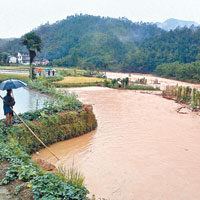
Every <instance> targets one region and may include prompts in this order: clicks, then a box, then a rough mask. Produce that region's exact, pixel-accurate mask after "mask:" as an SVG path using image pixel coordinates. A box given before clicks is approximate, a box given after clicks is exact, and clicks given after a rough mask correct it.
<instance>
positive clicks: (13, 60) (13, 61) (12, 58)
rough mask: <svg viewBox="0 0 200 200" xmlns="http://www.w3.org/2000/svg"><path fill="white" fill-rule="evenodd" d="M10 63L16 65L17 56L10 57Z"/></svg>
mask: <svg viewBox="0 0 200 200" xmlns="http://www.w3.org/2000/svg"><path fill="white" fill-rule="evenodd" d="M8 59H9V60H8V62H9V63H13V64H15V63H17V58H16V57H15V56H8Z"/></svg>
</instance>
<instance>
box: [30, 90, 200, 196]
mask: <svg viewBox="0 0 200 200" xmlns="http://www.w3.org/2000/svg"><path fill="white" fill-rule="evenodd" d="M68 90H69V91H70V92H76V93H77V94H78V97H79V98H80V100H81V101H83V102H84V103H88V104H93V108H94V112H95V115H96V118H97V121H98V128H97V129H96V130H95V131H93V132H91V133H89V134H86V135H84V136H81V137H78V138H74V139H71V140H68V141H64V142H59V143H57V144H54V145H52V146H51V147H50V148H51V150H52V151H53V152H54V153H55V154H56V155H57V156H58V157H59V158H60V161H56V159H55V158H54V157H53V156H52V155H50V154H49V152H48V151H47V150H45V149H44V150H42V151H40V154H39V155H34V156H33V158H34V159H37V158H42V159H45V160H47V161H49V162H51V163H53V164H55V165H56V166H59V165H60V164H63V165H65V166H66V168H68V167H70V166H71V165H72V164H73V163H74V165H75V166H77V167H78V168H79V169H80V171H81V172H82V173H83V174H84V175H85V177H86V180H85V181H86V185H87V188H88V189H89V190H90V192H91V194H95V195H96V197H98V198H99V197H102V198H106V199H110V200H199V199H200V189H199V186H200V116H198V115H197V114H196V113H192V112H189V113H188V114H179V113H177V112H176V110H177V109H178V108H179V107H180V105H179V104H176V103H175V102H173V101H170V100H167V99H164V98H162V97H161V96H159V95H154V94H151V92H150V93H149V94H148V93H141V92H139V91H137V92H136V91H131V90H114V89H108V88H98V87H85V88H74V89H68Z"/></svg>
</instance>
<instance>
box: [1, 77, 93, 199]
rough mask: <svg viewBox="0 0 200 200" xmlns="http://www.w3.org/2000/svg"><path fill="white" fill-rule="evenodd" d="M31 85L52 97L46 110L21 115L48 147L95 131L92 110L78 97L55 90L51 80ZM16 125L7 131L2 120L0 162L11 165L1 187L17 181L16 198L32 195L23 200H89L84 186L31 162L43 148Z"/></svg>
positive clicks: (42, 80)
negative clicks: (24, 192) (27, 193)
mask: <svg viewBox="0 0 200 200" xmlns="http://www.w3.org/2000/svg"><path fill="white" fill-rule="evenodd" d="M9 77H10V76H9ZM18 78H19V77H18ZM28 84H29V87H31V88H34V89H38V90H40V91H42V92H44V93H47V94H51V97H52V98H51V100H49V101H48V102H46V104H45V107H44V108H42V109H40V110H36V111H34V112H28V113H24V114H22V115H21V118H22V119H23V120H24V121H25V122H26V123H27V124H28V125H29V126H30V127H31V129H32V130H33V131H34V132H35V133H36V134H37V135H38V136H39V137H40V139H42V140H43V142H44V143H45V144H46V145H50V144H52V143H55V142H58V141H62V140H66V139H70V138H72V137H77V136H80V135H82V134H85V133H87V132H89V131H91V130H93V129H95V128H96V126H97V122H96V119H95V116H94V114H93V112H92V107H91V106H84V105H83V104H82V103H81V102H80V101H79V100H78V99H77V98H76V96H75V95H71V94H68V93H63V92H60V91H59V92H58V91H56V89H55V87H54V86H53V85H52V84H51V81H50V80H48V79H47V80H46V79H36V80H34V81H30V80H29V81H28ZM14 122H15V126H13V127H9V128H6V127H5V122H4V121H0V162H1V163H2V165H3V164H4V163H5V162H7V163H8V167H7V168H6V169H5V170H4V171H5V173H4V175H3V179H2V181H1V185H6V184H9V183H10V182H13V181H16V180H17V181H18V182H19V183H20V184H17V185H16V186H17V187H15V193H16V194H15V195H17V194H19V195H20V193H21V192H20V191H21V190H29V191H30V192H29V194H32V196H31V197H30V198H28V197H27V196H25V197H23V198H21V197H20V198H21V199H27V200H29V199H30V200H31V199H38V200H39V199H41V200H42V199H43V200H47V199H49V200H51V199H52V200H53V199H58V200H63V199H69V200H75V199H76V200H77V199H82V200H84V199H87V197H86V195H87V194H88V190H87V189H86V187H85V186H84V185H81V186H80V185H76V184H75V183H74V182H73V181H68V182H65V180H66V179H64V178H63V176H62V174H58V175H53V174H50V173H47V172H45V171H42V170H41V169H40V168H39V167H38V166H37V165H36V164H35V163H33V162H32V161H31V158H30V156H29V155H28V154H31V153H33V152H36V151H38V150H39V149H41V148H43V147H42V145H41V144H40V143H39V142H38V141H37V140H36V139H35V138H34V137H33V136H32V135H31V134H30V132H29V131H28V130H27V129H26V128H25V127H24V125H23V124H22V123H21V122H20V121H19V120H17V119H15V121H14ZM66 181H67V180H66Z"/></svg>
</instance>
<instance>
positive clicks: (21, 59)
mask: <svg viewBox="0 0 200 200" xmlns="http://www.w3.org/2000/svg"><path fill="white" fill-rule="evenodd" d="M17 59H18V63H19V64H24V65H29V64H30V56H29V55H28V53H23V54H21V53H19V52H18V54H17Z"/></svg>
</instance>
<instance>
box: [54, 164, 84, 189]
mask: <svg viewBox="0 0 200 200" xmlns="http://www.w3.org/2000/svg"><path fill="white" fill-rule="evenodd" d="M56 176H57V177H58V178H59V179H60V180H61V181H63V182H65V183H68V184H70V185H74V186H77V187H83V186H84V180H85V177H84V175H83V174H81V172H80V171H79V170H78V169H77V168H75V167H74V165H72V166H71V167H70V168H69V169H68V170H66V168H65V167H64V166H62V165H61V166H59V167H58V174H57V175H56Z"/></svg>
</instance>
